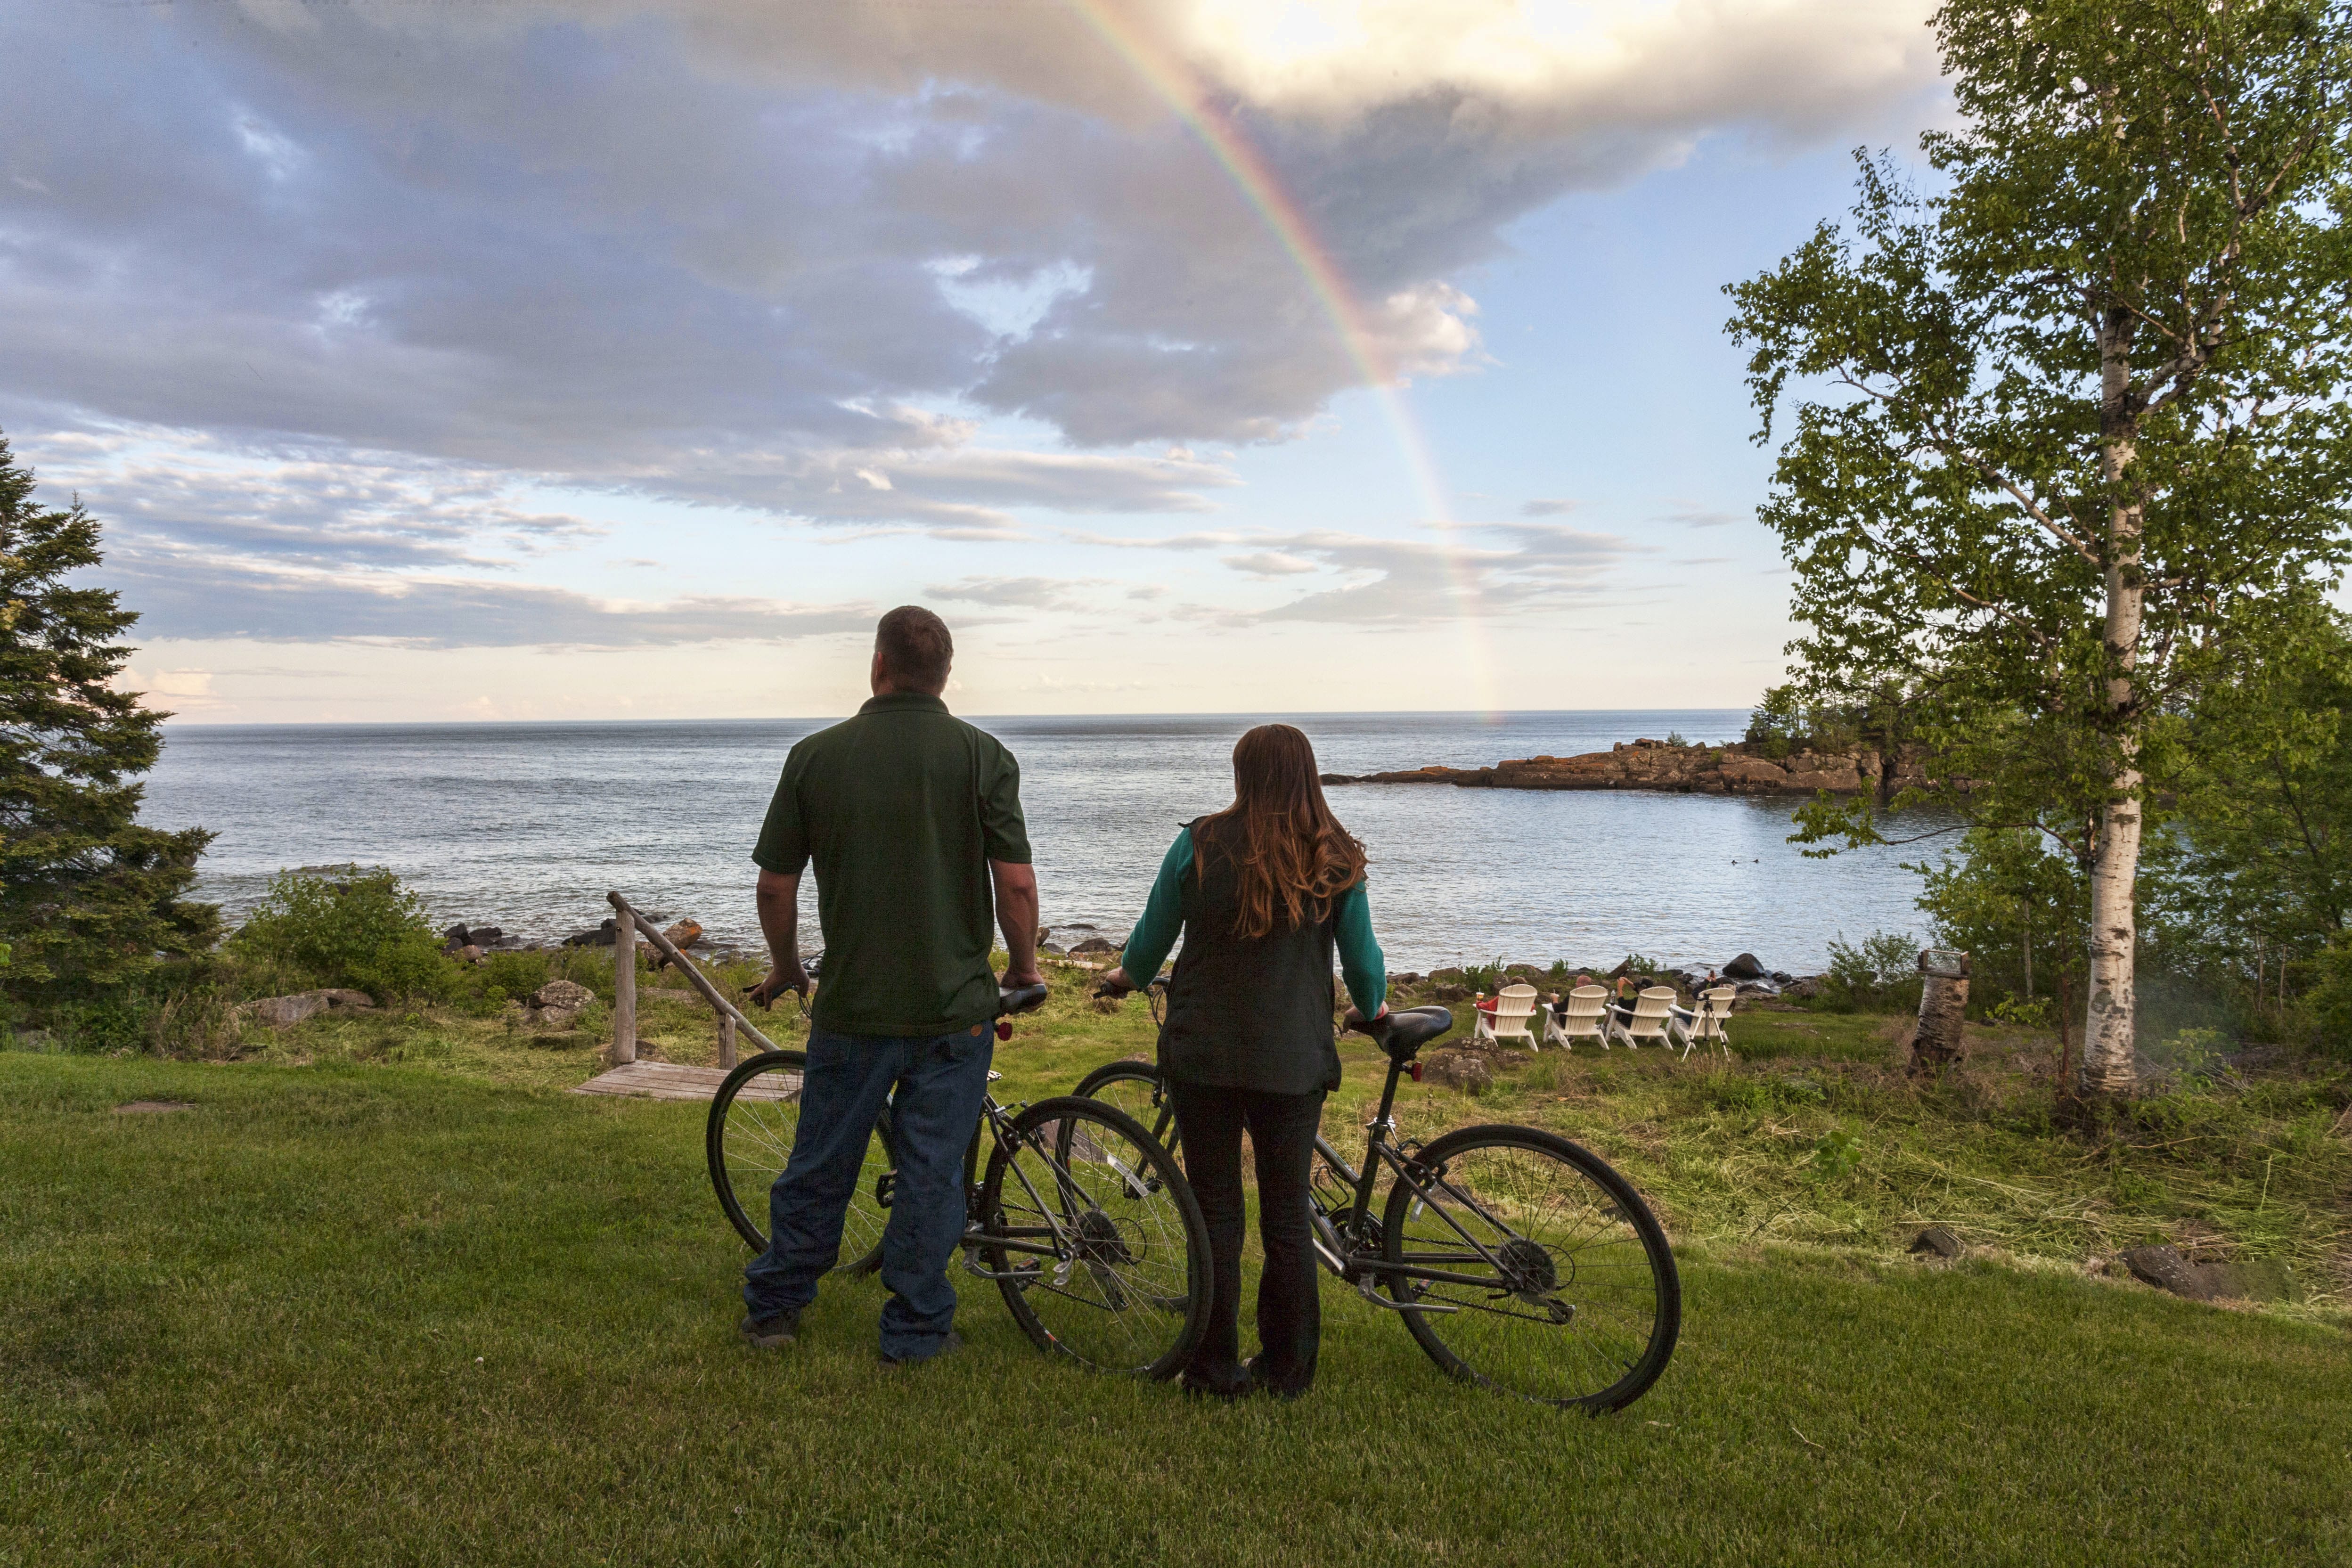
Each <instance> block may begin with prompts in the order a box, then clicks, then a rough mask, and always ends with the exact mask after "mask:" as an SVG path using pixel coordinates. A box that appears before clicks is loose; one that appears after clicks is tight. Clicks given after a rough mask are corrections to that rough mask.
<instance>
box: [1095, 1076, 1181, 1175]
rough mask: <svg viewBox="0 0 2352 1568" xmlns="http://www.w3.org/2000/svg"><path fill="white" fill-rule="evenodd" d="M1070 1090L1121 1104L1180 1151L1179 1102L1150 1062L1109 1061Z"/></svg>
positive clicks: (1165, 1143) (1163, 1144) (1170, 1147)
mask: <svg viewBox="0 0 2352 1568" xmlns="http://www.w3.org/2000/svg"><path fill="white" fill-rule="evenodd" d="M1070 1092H1071V1093H1072V1094H1076V1095H1081V1096H1084V1097H1085V1098H1086V1099H1087V1100H1101V1101H1102V1102H1103V1103H1104V1104H1105V1105H1111V1106H1117V1107H1118V1109H1119V1110H1124V1111H1126V1112H1127V1113H1128V1114H1129V1116H1132V1117H1134V1118H1135V1120H1136V1123H1137V1125H1139V1126H1140V1127H1141V1128H1142V1129H1143V1130H1144V1131H1146V1132H1149V1133H1150V1134H1151V1136H1152V1137H1153V1138H1155V1139H1157V1140H1158V1141H1159V1143H1160V1147H1161V1148H1162V1149H1165V1150H1167V1151H1168V1152H1170V1153H1171V1154H1173V1153H1175V1152H1177V1149H1178V1147H1179V1140H1178V1138H1177V1135H1176V1105H1175V1102H1174V1101H1173V1100H1170V1099H1169V1098H1168V1096H1167V1094H1166V1093H1165V1092H1164V1091H1163V1090H1162V1089H1160V1069H1159V1068H1155V1067H1153V1066H1152V1065H1151V1064H1150V1062H1147V1061H1140V1060H1138V1061H1124V1062H1110V1063H1108V1064H1106V1065H1105V1066H1102V1067H1098V1068H1095V1070H1094V1071H1092V1072H1090V1073H1088V1074H1087V1076H1086V1077H1084V1078H1082V1079H1079V1080H1078V1087H1077V1088H1076V1089H1072V1090H1071V1091H1070Z"/></svg>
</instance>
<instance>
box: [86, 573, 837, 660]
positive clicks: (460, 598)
mask: <svg viewBox="0 0 2352 1568" xmlns="http://www.w3.org/2000/svg"><path fill="white" fill-rule="evenodd" d="M107 585H108V586H110V587H114V588H120V589H121V590H122V594H123V597H124V600H125V602H126V603H129V604H131V605H135V606H137V607H138V608H139V609H140V610H141V611H142V616H141V619H140V624H139V626H138V628H137V634H136V635H138V636H140V637H146V638H154V637H184V638H205V639H217V638H225V637H228V638H247V639H250V640H252V641H255V642H296V643H310V642H383V643H389V644H396V645H400V646H404V647H530V646H536V645H556V646H572V647H599V648H613V647H661V646H670V645H676V644H682V643H701V642H716V641H751V642H787V641H793V640H795V639H798V638H802V637H832V636H844V635H870V634H871V633H872V631H873V629H874V618H875V616H877V614H879V613H880V612H879V611H878V610H877V608H876V607H875V606H873V605H864V604H847V605H793V604H780V603H775V602H772V601H766V600H759V599H749V598H728V597H720V596H715V595H693V596H688V597H683V598H677V599H671V600H667V601H665V602H663V603H661V604H658V605H616V604H612V603H607V602H605V601H602V600H597V599H593V598H590V597H589V596H587V595H583V594H575V593H572V592H569V591H567V590H564V589H560V588H547V587H537V586H532V585H530V584H520V583H495V582H481V581H475V580H463V579H452V578H441V577H419V576H391V575H388V574H334V575H329V574H319V573H308V572H301V573H295V572H271V571H263V570H258V569H257V568H254V567H251V566H248V565H244V564H241V563H235V562H223V561H218V560H209V559H205V558H203V557H194V556H189V557H173V556H165V555H154V554H147V553H141V552H121V553H118V554H117V555H115V556H114V557H112V558H111V559H110V560H109V562H108V563H107Z"/></svg>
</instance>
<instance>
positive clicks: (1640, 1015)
mask: <svg viewBox="0 0 2352 1568" xmlns="http://www.w3.org/2000/svg"><path fill="white" fill-rule="evenodd" d="M1674 1014H1675V988H1674V987H1673V986H1671V985H1653V986H1651V987H1650V988H1649V989H1648V990H1647V991H1644V992H1642V993H1641V994H1639V995H1637V996H1635V997H1634V998H1633V1016H1632V1017H1631V1018H1624V1017H1621V1016H1618V1015H1617V1014H1615V1013H1612V1014H1610V1016H1609V1033H1610V1035H1611V1036H1612V1037H1613V1038H1616V1039H1620V1040H1622V1041H1624V1042H1625V1044H1627V1045H1628V1046H1633V1047H1640V1046H1643V1045H1645V1044H1646V1045H1653V1046H1663V1045H1665V1044H1667V1043H1668V1041H1667V1037H1666V1026H1667V1025H1668V1024H1670V1023H1672V1022H1673V1021H1674Z"/></svg>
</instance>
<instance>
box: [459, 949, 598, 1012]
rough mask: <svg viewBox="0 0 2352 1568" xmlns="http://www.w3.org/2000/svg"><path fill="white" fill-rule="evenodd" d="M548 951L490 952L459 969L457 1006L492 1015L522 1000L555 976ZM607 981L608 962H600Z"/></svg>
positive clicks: (465, 1009)
mask: <svg viewBox="0 0 2352 1568" xmlns="http://www.w3.org/2000/svg"><path fill="white" fill-rule="evenodd" d="M573 951H577V950H576V949H575V950H573ZM551 956H552V955H551V954H549V953H547V952H492V953H488V954H487V955H485V956H484V958H483V960H482V962H481V963H478V964H474V965H472V966H470V967H469V968H467V969H465V970H462V971H460V972H459V977H458V980H457V987H456V999H457V1005H458V1006H459V1008H460V1009H462V1010H463V1011H465V1012H466V1013H467V1014H470V1015H471V1016H474V1017H477V1018H492V1017H496V1016H498V1015H499V1013H501V1012H503V1011H505V1009H506V1005H507V1004H508V1003H509V1002H520V1001H524V1000H526V999H527V998H529V996H530V994H531V993H532V992H534V991H536V990H538V989H539V988H540V987H541V986H542V985H544V984H547V983H548V981H549V980H551V979H553V978H555V976H554V975H552V974H551V973H550V967H551ZM600 967H602V968H604V969H605V971H606V973H607V978H606V984H607V986H608V987H609V986H610V984H611V980H610V970H611V966H610V965H609V964H604V965H600Z"/></svg>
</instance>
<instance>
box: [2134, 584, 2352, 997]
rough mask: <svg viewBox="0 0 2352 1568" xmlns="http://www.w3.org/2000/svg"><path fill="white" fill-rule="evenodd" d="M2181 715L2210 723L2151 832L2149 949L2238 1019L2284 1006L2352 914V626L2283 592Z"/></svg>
mask: <svg viewBox="0 0 2352 1568" xmlns="http://www.w3.org/2000/svg"><path fill="white" fill-rule="evenodd" d="M2273 627H2274V630H2273V635H2272V636H2271V637H2267V638H2265V639H2264V640H2263V644H2262V645H2261V647H2258V648H2254V649H2251V650H2248V651H2247V653H2246V654H2244V655H2243V656H2242V657H2241V658H2238V659H2237V660H2236V661H2235V662H2234V664H2233V666H2232V668H2231V671H2230V674H2231V679H2228V680H2226V681H2221V682H2216V683H2215V684H2214V685H2213V686H2212V687H2211V688H2210V689H2208V690H2207V691H2205V692H2204V693H2203V694H2202V695H2201V697H2200V700H2199V702H2198V704H2197V705H2196V707H2195V708H2194V709H2193V710H2190V711H2189V714H2188V715H2187V721H2188V722H2189V723H2190V724H2192V725H2193V726H2195V727H2196V728H2197V729H2199V730H2200V731H2202V732H2204V733H2206V734H2208V735H2210V737H2212V739H2211V742H2210V743H2208V744H2205V745H2202V746H2200V747H2199V748H2197V749H2196V751H2195V752H2194V754H2193V755H2191V756H2190V757H2189V759H2188V761H2187V763H2186V765H2184V767H2183V768H2182V769H2181V771H2180V772H2179V773H2178V774H2177V775H2176V776H2175V777H2174V778H2172V779H2170V780H2168V783H2170V784H2172V786H2173V788H2174V791H2175V797H2176V800H2175V806H2174V811H2173V814H2172V816H2171V819H2170V821H2169V822H2168V825H2167V829H2166V831H2165V832H2164V833H2163V834H2162V835H2161V836H2160V837H2158V839H2157V840H2156V841H2155V842H2154V843H2153V844H2151V846H2150V847H2149V855H2148V868H2147V891H2146V895H2145V897H2146V902H2147V910H2148V916H2149V918H2148V921H2147V926H2146V928H2145V931H2144V937H2145V940H2146V941H2147V943H2148V944H2149V947H2150V952H2151V957H2152V958H2153V959H2154V960H2155V961H2156V962H2157V963H2160V964H2162V965H2163V966H2164V967H2166V968H2167V969H2169V970H2171V971H2173V972H2174V973H2179V974H2181V975H2184V976H2188V977H2190V978H2192V979H2193V980H2195V981H2196V982H2197V983H2199V984H2201V985H2202V986H2203V987H2204V988H2206V989H2207V990H2209V991H2210V992H2213V993H2216V994H2223V995H2226V996H2228V997H2229V998H2230V999H2231V1001H2232V1003H2233V1004H2234V1005H2235V1011H2236V1012H2237V1013H2238V1015H2239V1016H2242V1017H2244V1018H2247V1019H2248V1020H2250V1021H2257V1020H2262V1019H2263V1018H2264V1017H2265V1016H2268V1015H2275V1014H2277V1013H2278V1012H2279V1011H2280V1010H2281V1008H2282V1007H2291V1006H2292V1005H2293V1002H2294V998H2295V996H2296V995H2297V994H2299V993H2300V992H2301V991H2302V990H2303V989H2304V988H2305V986H2307V985H2308V984H2310V983H2311V982H2312V980H2313V979H2314V977H2315V968H2314V966H2315V963H2316V961H2317V960H2318V959H2319V957H2320V954H2321V953H2322V952H2323V951H2324V950H2325V949H2326V947H2327V945H2328V943H2329V942H2331V941H2332V940H2334V939H2335V937H2336V934H2337V933H2338V932H2340V931H2344V930H2345V929H2346V924H2347V916H2352V626H2347V621H2346V619H2345V617H2344V616H2341V615H2339V614H2337V613H2336V612H2334V611H2333V610H2330V609H2326V608H2325V607H2320V606H2290V607H2287V608H2284V609H2282V611H2281V613H2279V614H2278V615H2277V616H2275V617H2274V618H2273Z"/></svg>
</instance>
